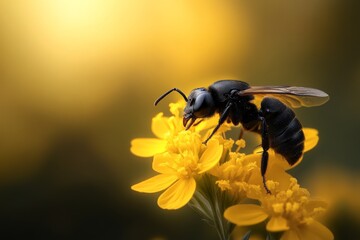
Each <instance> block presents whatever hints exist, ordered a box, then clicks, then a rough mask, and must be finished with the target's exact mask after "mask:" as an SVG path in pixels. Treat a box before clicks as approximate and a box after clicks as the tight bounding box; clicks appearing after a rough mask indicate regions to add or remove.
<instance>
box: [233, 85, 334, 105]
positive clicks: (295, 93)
mask: <svg viewBox="0 0 360 240" xmlns="http://www.w3.org/2000/svg"><path fill="white" fill-rule="evenodd" d="M239 95H241V96H246V95H253V96H254V97H255V99H254V101H255V102H258V101H260V100H261V99H262V98H264V97H272V98H277V99H279V100H280V101H282V102H283V103H285V104H287V105H288V106H290V107H293V108H298V107H313V106H319V105H322V104H324V103H325V102H327V101H328V100H329V95H328V94H326V93H325V92H323V91H321V90H318V89H315V88H307V87H290V86H254V87H250V88H248V89H245V90H243V91H240V92H239Z"/></svg>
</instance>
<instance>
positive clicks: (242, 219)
mask: <svg viewBox="0 0 360 240" xmlns="http://www.w3.org/2000/svg"><path fill="white" fill-rule="evenodd" d="M268 216H269V215H268V214H267V213H266V212H265V211H264V209H263V208H262V207H260V206H258V205H255V204H238V205H234V206H231V207H229V208H228V209H226V210H225V212H224V217H225V218H226V219H227V220H229V221H230V222H232V223H235V224H236V225H239V226H249V225H254V224H257V223H260V222H262V221H264V220H265V219H266V218H268Z"/></svg>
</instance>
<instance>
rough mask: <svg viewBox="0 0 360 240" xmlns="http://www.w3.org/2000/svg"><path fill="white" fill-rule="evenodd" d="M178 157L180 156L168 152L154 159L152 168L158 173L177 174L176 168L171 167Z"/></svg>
mask: <svg viewBox="0 0 360 240" xmlns="http://www.w3.org/2000/svg"><path fill="white" fill-rule="evenodd" d="M178 157H179V154H172V153H167V152H166V153H163V154H158V155H156V156H155V157H154V160H153V162H152V168H153V169H154V171H157V172H158V173H165V174H175V173H176V171H175V170H174V168H172V167H171V165H172V163H173V162H174V160H175V159H176V158H178Z"/></svg>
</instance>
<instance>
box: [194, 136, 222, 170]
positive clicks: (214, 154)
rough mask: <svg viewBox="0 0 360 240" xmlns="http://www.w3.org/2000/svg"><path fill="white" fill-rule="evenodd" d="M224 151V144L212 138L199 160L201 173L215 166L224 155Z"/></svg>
mask: <svg viewBox="0 0 360 240" xmlns="http://www.w3.org/2000/svg"><path fill="white" fill-rule="evenodd" d="M222 152H223V147H222V145H219V142H218V141H217V140H210V141H209V142H208V144H207V149H206V150H205V152H204V153H203V154H202V155H201V158H200V160H199V163H200V171H199V173H204V172H206V171H208V170H210V169H211V168H213V167H214V166H215V165H216V164H217V163H218V162H219V160H220V158H221V156H222Z"/></svg>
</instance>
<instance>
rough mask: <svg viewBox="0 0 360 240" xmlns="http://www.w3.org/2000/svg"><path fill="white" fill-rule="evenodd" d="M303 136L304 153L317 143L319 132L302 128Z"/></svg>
mask: <svg viewBox="0 0 360 240" xmlns="http://www.w3.org/2000/svg"><path fill="white" fill-rule="evenodd" d="M303 131H304V135H305V142H304V152H307V151H310V150H311V149H313V148H314V147H315V146H316V145H317V144H318V142H319V132H318V130H316V129H314V128H303Z"/></svg>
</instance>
